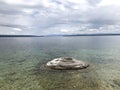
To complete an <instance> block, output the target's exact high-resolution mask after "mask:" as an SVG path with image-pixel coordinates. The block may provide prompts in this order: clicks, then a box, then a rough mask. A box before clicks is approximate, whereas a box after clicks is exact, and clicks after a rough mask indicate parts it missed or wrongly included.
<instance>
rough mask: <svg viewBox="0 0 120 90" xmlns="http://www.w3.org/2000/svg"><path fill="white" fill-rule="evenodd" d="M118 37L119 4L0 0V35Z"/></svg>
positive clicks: (107, 0)
mask: <svg viewBox="0 0 120 90" xmlns="http://www.w3.org/2000/svg"><path fill="white" fill-rule="evenodd" d="M89 33H120V0H0V34H2V35H4V34H8V35H12V34H15V35H18V34H19V35H23V34H24V35H25V34H27V35H31V34H32V35H48V34H89Z"/></svg>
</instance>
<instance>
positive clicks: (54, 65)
mask: <svg viewBox="0 0 120 90" xmlns="http://www.w3.org/2000/svg"><path fill="white" fill-rule="evenodd" d="M88 66H89V64H87V63H85V62H83V61H80V60H76V59H74V58H71V57H61V58H56V59H53V60H51V61H49V62H48V63H47V64H46V67H48V68H50V69H55V70H73V69H84V68H87V67H88Z"/></svg>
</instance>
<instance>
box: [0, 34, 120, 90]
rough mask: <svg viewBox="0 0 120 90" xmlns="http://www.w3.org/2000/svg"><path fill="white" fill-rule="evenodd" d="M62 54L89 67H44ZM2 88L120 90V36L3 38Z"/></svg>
mask: <svg viewBox="0 0 120 90" xmlns="http://www.w3.org/2000/svg"><path fill="white" fill-rule="evenodd" d="M61 56H62V57H63V56H70V57H74V58H76V59H79V60H83V61H85V62H87V63H89V64H90V67H88V68H87V69H84V70H67V71H64V70H63V71H56V70H47V69H46V68H44V65H45V63H46V62H48V61H50V60H52V59H54V58H57V57H61ZM0 90H120V36H79V37H17V38H16V37H13V38H0Z"/></svg>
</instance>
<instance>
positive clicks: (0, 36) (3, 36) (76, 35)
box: [0, 34, 120, 37]
mask: <svg viewBox="0 0 120 90" xmlns="http://www.w3.org/2000/svg"><path fill="white" fill-rule="evenodd" d="M56 36H58V37H59V36H63V37H72V36H120V34H71V35H57V34H55V35H0V37H56Z"/></svg>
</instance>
